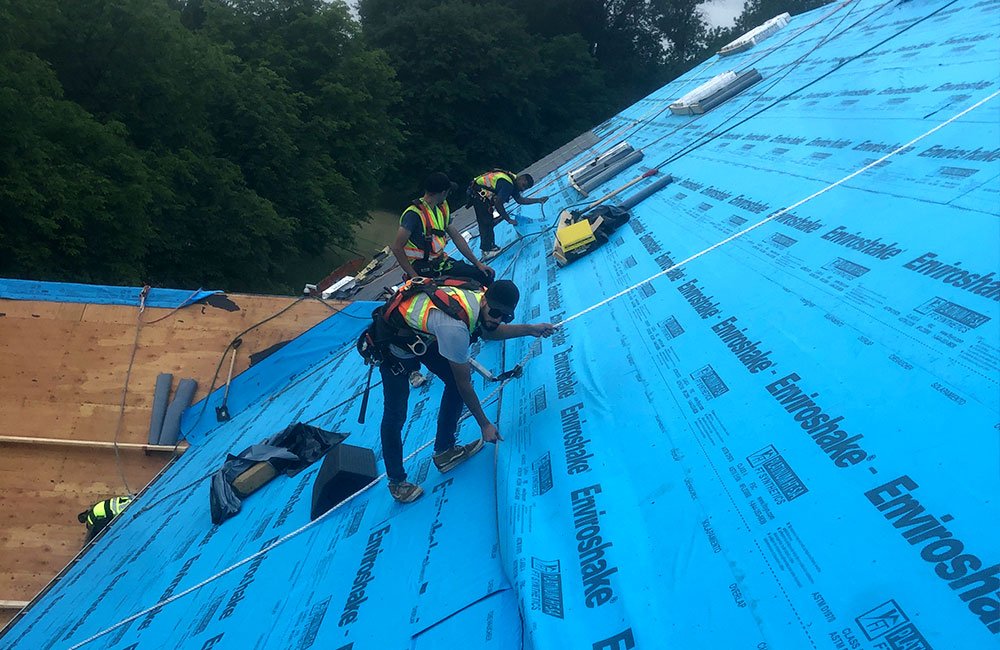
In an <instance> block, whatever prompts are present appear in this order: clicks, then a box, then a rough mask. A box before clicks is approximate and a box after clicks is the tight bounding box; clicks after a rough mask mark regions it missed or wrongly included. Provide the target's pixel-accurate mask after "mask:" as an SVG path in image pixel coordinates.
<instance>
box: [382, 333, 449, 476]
mask: <svg viewBox="0 0 1000 650" xmlns="http://www.w3.org/2000/svg"><path fill="white" fill-rule="evenodd" d="M421 363H423V364H424V365H425V366H426V367H427V369H428V370H430V371H431V372H432V373H434V374H435V375H436V376H437V377H438V378H439V379H440V380H441V381H442V382H444V392H442V394H441V407H440V409H439V410H438V418H437V435H436V436H435V438H434V453H438V452H442V451H447V450H448V449H451V448H452V447H454V446H455V432H456V431H457V430H458V418H459V417H460V416H461V415H462V409H464V408H465V401H464V400H463V399H462V396H461V394H459V392H458V386H457V385H456V384H455V374H454V373H453V372H452V371H451V365H450V363H449V361H448V360H447V359H445V358H444V357H442V356H441V353H440V352H438V347H437V342H436V341H435V342H434V343H431V344H430V345H428V346H427V352H426V353H424V355H423V356H420V357H417V358H415V359H399V358H397V357H395V356H393V355H392V354H391V353H389V354H386V358H385V361H383V362H382V364H381V365H380V366H379V367H378V370H379V373H380V374H381V375H382V396H383V398H384V400H383V401H384V402H385V407H384V410H383V411H382V428H381V433H382V461H383V462H384V463H385V471H386V474H387V475H388V477H389V480H390V481H391V482H393V483H399V482H400V481H405V480H406V470H404V469H403V425H404V424H406V414H407V405H408V403H409V400H410V373H411V372H413V371H414V370H418V369H419V368H420V364H421ZM394 370H395V371H396V372H393V371H394Z"/></svg>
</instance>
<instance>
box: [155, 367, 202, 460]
mask: <svg viewBox="0 0 1000 650" xmlns="http://www.w3.org/2000/svg"><path fill="white" fill-rule="evenodd" d="M197 390H198V382H196V381H195V380H194V379H182V380H181V381H180V383H179V384H177V391H176V392H175V393H174V399H173V401H171V402H170V406H168V407H167V413H166V415H164V416H163V429H162V430H161V431H160V439H159V441H158V442H157V444H160V445H176V444H177V439H178V438H179V437H180V432H181V415H183V414H184V409H186V408H187V407H189V406H190V405H191V400H192V399H193V398H194V394H195V391H197Z"/></svg>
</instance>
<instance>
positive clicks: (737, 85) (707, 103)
mask: <svg viewBox="0 0 1000 650" xmlns="http://www.w3.org/2000/svg"><path fill="white" fill-rule="evenodd" d="M761 79H763V77H762V76H761V75H760V73H759V72H757V70H748V71H746V72H744V73H743V74H741V75H740V76H738V77H736V79H735V80H734V81H733V83H731V84H729V85H728V86H725V87H724V88H720V89H719V90H718V91H716V92H714V93H712V94H711V95H709V96H708V97H705V98H704V99H700V100H698V101H697V102H695V105H696V106H697V108H696V109H695V110H694V112H695V113H707V112H708V111H710V110H712V109H713V108H715V107H716V106H718V105H719V104H721V103H722V102H724V101H726V100H729V99H732V98H733V97H735V96H736V95H738V94H740V93H741V92H743V91H744V90H746V89H747V88H749V87H750V86H752V85H754V84H755V83H757V82H758V81H760V80H761Z"/></svg>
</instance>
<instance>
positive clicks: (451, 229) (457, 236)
mask: <svg viewBox="0 0 1000 650" xmlns="http://www.w3.org/2000/svg"><path fill="white" fill-rule="evenodd" d="M447 232H448V235H449V236H450V237H451V240H452V241H453V242H455V248H457V249H458V252H459V253H461V254H462V256H463V257H465V259H467V260H469V262H470V263H472V264H473V265H474V266H475V267H476V268H477V269H479V270H480V271H482V272H483V273H485V274H486V275H488V276H490V277H491V278H492V277H494V276H495V275H496V272H495V271H494V270H493V269H492V268H490V267H489V266H487V265H486V264H483V263H482V262H480V261H479V258H477V257H476V256H475V254H474V253H473V252H472V249H471V248H469V242H467V241H465V237H463V236H462V233H461V232H459V230H458V228H456V227H455V224H453V223H449V224H448V228H447Z"/></svg>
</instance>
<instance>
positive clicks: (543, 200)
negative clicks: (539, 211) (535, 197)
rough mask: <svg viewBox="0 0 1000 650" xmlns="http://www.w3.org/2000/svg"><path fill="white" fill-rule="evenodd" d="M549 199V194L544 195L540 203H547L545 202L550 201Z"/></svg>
mask: <svg viewBox="0 0 1000 650" xmlns="http://www.w3.org/2000/svg"><path fill="white" fill-rule="evenodd" d="M548 200H549V197H547V196H543V197H542V200H541V201H539V203H545V202H546V201H548Z"/></svg>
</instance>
